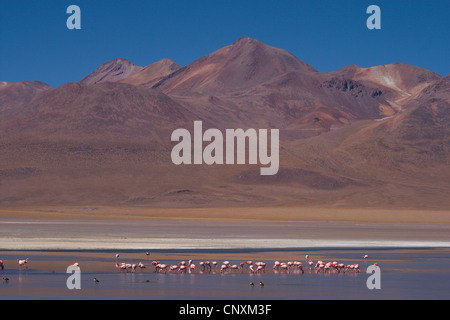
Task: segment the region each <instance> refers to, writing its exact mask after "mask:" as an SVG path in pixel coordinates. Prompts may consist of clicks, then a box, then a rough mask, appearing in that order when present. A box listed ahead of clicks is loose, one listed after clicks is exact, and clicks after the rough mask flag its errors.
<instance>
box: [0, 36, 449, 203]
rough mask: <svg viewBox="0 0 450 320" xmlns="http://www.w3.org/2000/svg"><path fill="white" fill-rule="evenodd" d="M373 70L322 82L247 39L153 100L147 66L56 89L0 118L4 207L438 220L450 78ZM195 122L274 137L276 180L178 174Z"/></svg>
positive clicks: (445, 183) (239, 169) (211, 169)
mask: <svg viewBox="0 0 450 320" xmlns="http://www.w3.org/2000/svg"><path fill="white" fill-rule="evenodd" d="M149 67H150V66H149ZM153 67H155V65H154V66H153ZM163 69H164V68H163ZM369 69H371V70H369V71H367V70H363V69H362V68H357V67H355V66H349V67H348V68H344V69H341V70H338V71H336V72H333V73H329V74H326V73H320V72H317V71H315V70H314V69H313V68H312V67H310V66H308V65H307V64H305V63H303V62H301V61H300V60H298V59H297V58H295V57H294V56H292V55H291V54H289V53H288V52H286V51H284V50H280V49H276V48H273V47H270V46H267V45H264V44H261V43H260V42H258V41H256V40H252V39H249V38H246V37H244V38H241V39H240V40H238V41H237V42H235V43H234V44H232V45H230V46H227V47H225V48H222V49H220V50H218V51H216V52H214V53H212V54H210V55H208V56H205V57H203V58H201V59H199V60H197V61H195V62H193V63H192V64H190V65H189V66H187V67H184V68H181V69H179V70H177V71H175V72H173V73H171V74H169V75H167V76H165V77H163V79H161V80H160V81H158V83H157V84H156V85H155V86H153V87H154V88H155V89H151V88H149V87H147V86H146V85H145V81H146V80H147V78H146V77H149V78H152V77H153V74H154V72H153V71H152V68H148V69H147V70H146V71H145V72H144V70H142V74H141V75H139V76H138V74H139V73H135V75H136V77H134V76H130V77H128V78H127V79H129V80H130V79H131V80H132V81H137V82H133V83H134V84H137V85H133V84H129V83H121V81H120V80H119V82H117V81H116V82H105V83H100V84H91V85H80V84H74V83H68V84H65V85H63V86H61V87H59V88H56V89H53V90H50V91H48V92H47V93H46V94H45V95H43V96H41V97H39V98H36V99H34V100H33V101H31V102H29V103H27V104H26V105H25V106H23V107H22V108H21V109H20V111H19V112H17V113H15V114H11V115H9V116H8V117H4V118H2V121H1V122H0V130H1V132H2V136H1V137H0V205H2V206H14V205H17V206H18V205H53V204H54V205H89V206H91V205H93V206H95V205H119V206H120V205H138V206H151V207H186V206H188V207H199V206H201V207H210V206H230V205H231V206H233V205H239V206H266V205H280V206H286V205H308V206H311V205H317V206H345V207H352V206H353V207H361V206H362V207H397V208H398V207H402V208H404V207H407V208H435V209H443V208H445V209H447V208H448V206H449V205H450V198H449V197H448V190H449V187H450V176H449V173H448V172H449V170H448V167H449V165H450V163H449V138H448V137H449V136H450V132H449V131H448V130H449V128H450V123H449V122H450V121H449V114H450V112H449V97H450V92H449V78H448V76H447V77H445V78H442V79H441V78H440V77H435V76H434V75H433V74H431V73H428V72H427V71H426V70H424V69H420V68H416V67H410V66H407V65H404V64H396V65H395V66H393V67H392V66H381V67H380V68H379V70H381V71H376V70H377V67H374V68H369ZM386 70H387V71H386ZM147 72H148V74H147ZM386 72H387V73H386ZM98 74H103V73H102V72H99V73H98ZM106 74H108V72H107V73H106ZM380 74H381V75H383V77H380V76H379V75H380ZM103 75H104V74H103ZM100 78H101V77H99V79H100ZM114 79H116V78H114ZM125 81H127V80H125ZM150 81H152V80H150ZM425 84H427V85H428V86H427V87H425V88H423V87H424V86H425ZM406 96H407V97H408V99H406V100H404V99H403V98H405V97H406ZM405 101H407V102H405ZM194 120H203V122H204V123H203V129H204V130H206V129H207V128H211V127H212V128H218V129H221V130H223V129H226V128H230V129H231V128H239V127H242V128H244V129H245V128H248V127H252V128H256V129H258V128H278V129H280V135H281V141H280V170H279V172H278V174H277V175H275V176H261V175H260V174H259V169H260V166H259V165H257V166H254V165H212V166H207V165H181V166H176V165H174V164H173V163H172V161H171V158H170V152H171V149H172V147H173V146H174V144H175V143H172V142H171V141H170V136H171V133H172V131H173V130H174V129H176V128H186V129H189V130H190V131H191V132H192V126H193V121H194ZM206 144H207V143H204V144H203V146H206Z"/></svg>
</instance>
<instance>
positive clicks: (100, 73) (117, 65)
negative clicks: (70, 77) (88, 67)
mask: <svg viewBox="0 0 450 320" xmlns="http://www.w3.org/2000/svg"><path fill="white" fill-rule="evenodd" d="M142 69H143V67H141V66H138V65H136V64H134V63H132V62H130V61H128V60H127V59H124V58H118V59H114V60H111V61H109V62H107V63H104V64H102V65H101V66H100V67H98V68H97V69H95V70H94V71H93V72H92V73H91V74H89V75H87V76H86V77H84V78H83V79H81V80H80V81H79V82H78V83H79V84H83V85H90V84H96V83H103V82H117V81H120V80H122V79H125V78H127V77H129V76H131V75H133V74H135V73H136V72H139V71H141V70H142Z"/></svg>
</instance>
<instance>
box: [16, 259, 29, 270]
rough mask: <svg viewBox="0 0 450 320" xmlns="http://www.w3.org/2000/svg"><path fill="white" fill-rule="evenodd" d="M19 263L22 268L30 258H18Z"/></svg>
mask: <svg viewBox="0 0 450 320" xmlns="http://www.w3.org/2000/svg"><path fill="white" fill-rule="evenodd" d="M17 263H18V264H19V267H20V268H22V267H23V266H25V265H26V264H27V263H28V258H26V259H25V260H19V259H17Z"/></svg>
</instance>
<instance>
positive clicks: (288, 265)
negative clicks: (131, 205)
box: [0, 252, 378, 274]
mask: <svg viewBox="0 0 450 320" xmlns="http://www.w3.org/2000/svg"><path fill="white" fill-rule="evenodd" d="M145 255H146V256H147V257H148V256H149V255H150V254H149V253H148V252H146V253H145ZM119 257H120V256H119V254H116V263H115V266H116V268H117V269H119V270H120V271H121V272H126V273H128V272H130V273H135V272H137V271H141V272H142V271H144V269H146V268H147V266H146V265H145V264H144V263H143V262H142V261H140V262H137V263H136V262H132V263H126V262H120V263H119ZM362 258H363V259H364V260H367V259H369V256H368V255H367V254H366V255H363V256H362ZM305 259H306V263H305V267H304V266H303V263H302V262H300V261H297V260H292V261H286V262H282V261H278V260H277V261H275V262H274V264H273V266H272V272H274V273H280V272H286V273H301V274H303V273H305V272H308V271H309V273H346V272H352V273H359V272H361V269H360V266H359V264H357V263H354V264H345V263H342V262H341V263H340V262H337V261H328V262H324V261H322V260H318V261H313V260H312V259H311V258H310V256H309V255H306V256H305ZM28 261H29V259H28V258H26V259H17V264H18V265H19V269H22V268H23V267H26V266H27V263H28ZM72 265H73V266H79V264H78V262H75V263H73V264H72ZM375 265H378V263H375ZM149 268H150V269H153V272H156V273H194V272H195V273H221V274H223V273H232V272H238V273H244V272H246V273H265V272H266V263H265V262H263V261H256V262H253V261H252V260H247V261H243V262H238V263H231V262H230V261H228V260H225V261H223V262H221V263H218V262H217V261H209V260H206V261H198V262H194V261H193V260H183V261H180V262H178V263H161V262H160V261H156V260H155V261H152V262H151V264H150V266H149ZM4 269H5V265H4V263H3V261H2V260H0V270H4Z"/></svg>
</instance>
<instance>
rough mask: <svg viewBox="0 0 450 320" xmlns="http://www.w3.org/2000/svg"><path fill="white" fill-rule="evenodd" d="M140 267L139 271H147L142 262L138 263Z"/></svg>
mask: <svg viewBox="0 0 450 320" xmlns="http://www.w3.org/2000/svg"><path fill="white" fill-rule="evenodd" d="M138 267H139V269H141V270H142V269H145V265H144V264H143V263H142V262H139V263H138Z"/></svg>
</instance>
